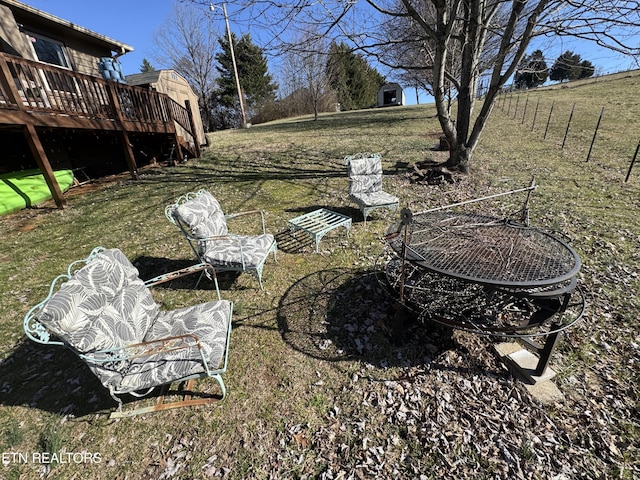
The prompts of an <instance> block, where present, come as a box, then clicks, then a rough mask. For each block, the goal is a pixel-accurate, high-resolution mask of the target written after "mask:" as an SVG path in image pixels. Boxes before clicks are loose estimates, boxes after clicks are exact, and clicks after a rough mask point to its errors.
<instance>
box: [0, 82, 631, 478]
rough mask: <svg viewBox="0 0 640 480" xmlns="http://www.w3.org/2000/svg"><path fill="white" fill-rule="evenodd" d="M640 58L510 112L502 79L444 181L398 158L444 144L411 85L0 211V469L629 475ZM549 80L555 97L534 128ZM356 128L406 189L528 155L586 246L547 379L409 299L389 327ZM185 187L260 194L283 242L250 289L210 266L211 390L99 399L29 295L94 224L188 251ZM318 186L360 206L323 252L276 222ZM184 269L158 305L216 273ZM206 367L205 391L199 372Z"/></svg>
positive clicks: (190, 474)
mask: <svg viewBox="0 0 640 480" xmlns="http://www.w3.org/2000/svg"><path fill="white" fill-rule="evenodd" d="M639 81H640V77H638V76H623V77H621V78H614V79H611V80H610V81H608V82H595V83H588V84H584V85H579V86H577V85H574V86H568V87H567V88H557V89H549V90H544V91H537V92H535V93H533V92H532V93H531V94H529V96H528V97H526V94H521V97H520V100H519V107H518V108H519V110H518V112H516V114H515V115H514V105H515V104H514V103H512V106H511V111H510V113H509V114H507V110H506V108H505V106H504V105H503V104H500V103H499V106H498V107H496V108H495V109H494V112H493V114H492V118H491V120H490V125H489V127H488V129H487V132H486V135H485V137H483V140H482V143H481V146H480V147H479V149H478V151H477V153H476V156H475V157H474V159H473V163H472V172H471V174H470V175H469V176H465V177H456V180H457V181H456V182H455V183H453V184H445V185H435V186H432V185H426V184H420V183H411V182H410V181H409V172H410V170H411V169H412V165H413V163H415V162H417V161H421V160H426V159H432V160H438V161H440V160H444V158H445V157H444V156H443V153H441V152H435V151H432V147H433V146H434V145H435V144H436V143H437V141H438V136H439V133H438V132H439V129H438V125H437V121H436V119H435V118H434V114H435V110H434V108H433V106H431V105H424V106H414V107H402V108H389V109H377V110H367V111H359V112H346V113H336V114H329V115H323V116H321V117H320V119H319V120H318V121H315V122H314V121H313V120H311V119H309V118H300V119H293V120H288V121H282V122H277V123H272V124H266V125H258V126H254V127H252V128H250V129H247V130H238V131H225V132H219V133H215V134H212V135H211V136H210V139H211V146H210V148H208V149H207V150H206V151H205V153H204V154H203V156H202V158H200V159H197V160H191V161H189V162H187V163H186V164H182V165H179V166H175V167H160V166H156V167H148V168H145V169H144V170H143V171H142V175H141V178H140V180H138V181H132V180H129V179H128V178H127V177H121V178H114V179H111V180H110V181H104V182H100V183H99V184H97V185H92V186H90V187H78V188H76V189H72V190H71V191H70V192H69V194H68V201H69V205H68V207H67V208H66V209H64V210H62V211H58V210H55V209H52V208H50V207H48V206H44V207H41V208H36V209H32V210H27V211H23V212H21V213H19V214H15V215H11V216H7V217H2V218H0V225H2V228H3V231H4V238H3V241H2V242H1V243H0V293H1V294H0V319H1V321H2V326H3V328H2V329H1V330H0V410H1V411H2V412H1V414H0V452H3V461H4V464H3V465H0V479H18V478H40V477H42V478H60V479H67V478H68V479H71V478H95V479H102V478H104V479H114V478H121V479H124V478H149V479H157V478H179V479H191V478H221V477H222V478H230V479H243V478H325V479H338V478H344V479H347V478H356V479H359V478H391V477H399V478H613V477H615V478H624V479H631V478H639V477H640V455H639V452H638V448H639V445H640V430H639V425H638V412H639V409H640V403H639V402H638V398H639V393H640V381H639V378H638V369H639V368H640V334H639V333H638V332H639V331H640V330H639V326H640V320H639V316H638V313H639V312H640V301H639V300H638V295H637V292H638V290H639V288H640V271H639V269H638V265H639V264H640V248H639V246H640V165H637V166H636V169H635V170H634V171H633V172H632V175H631V178H630V180H629V182H626V183H625V182H624V178H625V175H626V173H627V169H628V167H629V163H630V161H631V157H632V155H633V152H634V150H635V146H636V144H637V141H638V138H637V132H638V128H639V126H640V120H639V118H640V116H639V115H638V106H639V104H638V99H637V95H636V92H637V90H638V88H637V84H638V82H639ZM527 98H528V99H527ZM512 102H515V97H514V98H513V99H512ZM525 102H526V104H527V110H526V112H525V111H524V110H522V108H523V105H524V104H525ZM552 102H553V104H554V111H555V112H562V116H560V113H557V115H558V116H557V117H555V118H554V119H553V122H550V128H549V132H548V135H547V138H546V139H545V140H543V138H542V137H543V132H544V127H545V123H546V122H547V118H548V114H549V110H550V106H551V104H552ZM573 103H576V105H577V106H576V109H575V113H574V118H573V120H572V127H571V130H570V134H569V138H568V141H567V143H566V144H565V147H564V149H562V148H561V144H562V141H563V135H564V133H565V128H566V119H567V117H568V115H569V112H570V110H571V108H572V105H573ZM536 104H537V105H538V117H537V119H536V123H535V124H533V114H534V111H535V110H534V107H532V105H536ZM602 107H605V114H604V117H603V120H602V124H601V126H600V130H599V132H598V137H597V141H596V143H595V145H594V148H593V151H592V154H591V157H590V159H589V162H586V161H585V159H586V156H587V152H588V150H589V147H590V143H591V136H592V134H593V130H594V128H595V125H596V121H597V119H598V115H599V114H600V110H601V108H602ZM563 119H564V120H563ZM532 125H533V128H532ZM359 151H373V152H380V153H382V155H383V164H384V168H385V173H386V177H385V179H384V182H385V187H386V188H385V189H386V190H387V191H389V192H390V193H393V194H395V195H397V196H398V197H400V202H401V206H403V207H404V206H408V207H410V208H411V209H413V210H414V211H419V210H423V209H426V208H429V207H433V206H438V205H445V204H449V203H453V202H457V201H462V200H468V199H470V198H475V197H480V196H484V195H490V194H494V193H499V192H503V191H507V190H511V189H515V188H520V187H523V186H526V185H528V183H529V182H530V181H531V178H532V177H535V180H536V183H537V184H538V185H539V188H538V190H537V191H536V192H535V193H534V194H533V196H532V199H531V204H530V207H531V220H532V224H534V225H535V226H539V227H543V228H548V229H552V230H557V231H561V232H562V233H563V234H564V235H565V236H566V237H567V238H568V239H569V241H570V243H571V245H572V246H573V247H574V248H575V249H576V250H577V251H578V253H579V254H580V256H581V259H582V261H583V268H582V270H581V272H580V282H581V284H582V285H583V287H584V289H585V291H586V294H587V301H588V307H587V312H586V314H585V317H584V320H583V321H581V322H580V323H579V324H577V325H576V326H575V327H574V328H572V329H570V330H569V331H568V332H567V334H566V336H565V337H564V339H563V341H562V342H561V343H560V345H559V346H558V349H557V350H556V352H555V354H554V356H553V357H552V362H551V363H552V367H553V369H554V370H555V371H556V372H557V373H558V375H557V376H556V377H555V379H554V381H555V383H556V385H557V386H558V388H559V389H560V391H561V392H562V394H563V395H564V398H563V399H562V400H559V401H556V402H555V403H551V404H541V403H539V402H538V401H537V400H536V399H534V398H533V397H532V396H531V395H530V394H529V392H528V391H527V389H526V388H524V386H523V385H522V384H521V383H520V382H518V381H516V380H514V379H513V378H512V377H511V376H510V375H509V373H508V372H507V370H506V368H505V367H504V366H503V365H502V364H501V363H500V362H499V361H498V360H497V359H496V358H495V356H494V355H493V353H492V348H491V344H492V340H491V339H490V338H484V337H477V336H473V335H471V334H466V333H463V332H452V331H447V330H446V329H444V328H441V327H435V326H433V325H429V324H427V325H421V324H419V323H415V324H410V325H408V326H407V331H406V332H405V340H404V342H402V343H399V344H398V343H394V342H392V340H391V335H390V330H391V327H392V322H393V318H394V316H393V315H394V314H393V309H392V308H391V307H392V302H391V300H390V299H388V298H387V297H386V296H385V295H384V294H383V293H382V292H381V291H380V289H379V287H378V283H377V280H376V276H375V274H374V273H375V271H376V268H377V265H376V261H377V260H378V258H379V257H380V256H381V254H383V252H385V242H384V240H383V235H384V234H385V233H386V230H387V228H388V226H389V225H390V223H391V222H392V221H393V220H395V218H396V215H395V214H392V213H390V212H385V211H381V210H377V211H375V212H374V213H373V218H371V219H370V220H369V221H368V222H367V226H366V228H365V227H364V224H363V222H362V216H361V214H360V213H359V211H358V210H356V208H355V206H354V205H353V204H351V203H349V201H348V198H347V195H346V192H347V179H346V172H345V167H344V165H343V163H342V158H343V156H344V155H347V154H351V153H355V152H359ZM200 188H206V189H208V190H210V191H211V192H212V193H213V195H214V196H215V197H216V198H218V199H219V201H220V203H221V204H222V207H223V209H224V210H225V211H226V212H227V213H231V212H238V211H243V210H251V209H262V210H264V211H265V212H266V222H267V229H268V230H269V231H270V232H271V233H274V234H275V235H276V237H277V238H278V241H279V245H280V251H279V252H278V261H277V263H274V261H273V260H272V259H271V258H270V259H269V260H268V261H267V264H266V265H265V269H264V274H263V282H264V287H265V288H264V290H260V289H259V288H258V283H257V281H256V280H255V279H254V278H253V277H251V276H249V275H246V274H245V275H239V276H237V275H221V285H222V295H223V297H224V298H227V299H230V300H233V302H234V304H235V313H234V330H233V332H232V335H231V350H230V358H229V370H228V372H227V373H226V375H225V376H224V378H225V382H226V384H227V388H228V396H227V399H226V400H225V401H224V402H222V403H219V404H217V405H215V406H213V407H212V408H202V407H201V408H194V409H182V410H173V411H168V412H163V413H158V414H152V415H145V416H140V417H136V418H132V419H124V420H118V421H115V420H109V419H108V413H109V412H110V411H111V409H113V408H114V403H113V401H112V400H111V399H110V397H109V395H108V393H107V392H106V391H105V390H104V389H103V388H102V386H101V385H100V384H99V382H98V381H97V379H95V378H94V377H93V376H92V374H91V373H90V372H89V370H88V369H87V368H85V367H84V365H83V364H82V363H81V362H80V361H79V360H78V359H77V358H76V357H75V356H74V355H73V354H71V353H70V352H68V351H65V350H64V349H61V348H53V347H51V348H43V347H42V346H38V345H35V344H33V343H31V342H29V341H27V340H26V339H25V336H24V333H23V329H22V319H23V316H24V315H25V313H26V312H27V310H28V309H29V308H30V307H31V306H32V305H34V304H35V303H37V302H38V301H40V300H41V299H42V298H44V296H45V295H46V294H47V291H48V287H49V284H50V282H51V280H52V279H53V277H55V276H56V275H58V274H59V273H62V272H63V271H64V270H65V269H66V267H67V265H68V264H69V263H70V262H71V261H73V260H76V259H79V258H84V257H85V256H86V255H88V254H89V252H90V251H91V249H92V248H93V247H95V246H97V245H102V246H105V247H117V248H120V249H121V250H122V251H123V252H124V253H125V254H126V255H127V257H128V258H129V259H131V260H132V261H133V262H134V263H135V264H136V266H138V268H139V270H140V272H141V276H142V277H143V278H150V277H152V276H155V275H158V274H160V273H164V272H166V271H169V270H171V269H173V268H174V267H176V266H182V265H186V264H189V263H190V262H191V261H192V258H191V252H190V250H189V248H188V245H187V243H186V241H185V240H184V239H183V238H182V237H181V234H180V232H179V231H178V230H177V228H176V227H175V226H173V225H172V224H170V223H169V222H168V221H167V220H166V218H165V217H164V207H165V205H167V204H168V203H171V202H172V201H173V200H174V199H175V198H176V197H178V196H180V195H182V194H184V193H186V192H189V191H194V190H198V189H200ZM521 200H522V198H521V197H519V198H510V197H509V198H505V199H501V200H500V201H499V202H495V203H494V202H492V203H490V204H487V205H486V207H487V208H497V209H501V210H504V209H507V210H508V209H510V208H517V206H518V205H519V204H520V202H521ZM319 207H327V208H330V209H333V210H336V211H338V212H341V213H345V214H347V215H350V216H351V217H352V218H353V219H354V224H353V227H352V228H351V231H350V232H349V234H348V235H345V233H344V230H343V229H338V230H337V231H335V232H332V233H330V234H329V235H327V237H325V238H324V239H323V240H322V242H321V244H320V253H319V254H315V253H313V246H312V245H311V244H310V242H308V241H304V238H302V237H300V238H298V239H293V238H291V237H290V236H289V235H288V233H287V220H288V219H290V218H293V217H294V216H297V215H300V214H301V213H304V212H306V211H309V210H311V209H314V208H319ZM231 222H233V220H232V221H231ZM234 225H235V224H234V223H230V227H233V226H234ZM243 227H244V226H243V225H238V228H243ZM194 281H195V278H194ZM192 287H193V284H191V283H189V282H174V284H169V285H168V286H164V287H159V288H157V289H156V290H154V297H155V299H156V301H157V302H158V303H160V304H161V305H162V306H163V308H167V309H172V308H178V307H181V306H187V305H192V304H195V303H199V302H202V301H207V300H209V299H213V298H214V296H215V291H214V290H213V289H212V287H211V286H210V285H207V284H203V285H201V286H200V288H199V289H197V290H195V289H193V288H192ZM198 386H199V387H200V388H201V389H203V390H205V391H210V392H215V391H216V383H215V382H214V381H207V380H201V381H200V382H199V383H198ZM61 451H62V452H71V453H77V452H87V453H91V454H98V455H97V457H96V456H95V455H94V456H93V457H91V458H93V459H94V460H96V459H97V460H99V463H97V462H96V463H91V462H84V463H81V464H77V463H74V462H73V461H72V462H71V463H68V462H67V463H57V464H52V465H45V464H42V463H38V462H34V461H32V453H34V452H61ZM12 454H16V455H18V454H24V455H27V456H28V457H29V458H28V460H29V461H26V462H25V461H22V460H21V457H19V456H13V457H11V455H12Z"/></svg>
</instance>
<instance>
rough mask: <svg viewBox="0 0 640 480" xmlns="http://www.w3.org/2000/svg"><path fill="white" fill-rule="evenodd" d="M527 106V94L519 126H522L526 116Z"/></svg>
mask: <svg viewBox="0 0 640 480" xmlns="http://www.w3.org/2000/svg"><path fill="white" fill-rule="evenodd" d="M527 105H529V94H527V98H526V99H525V101H524V110H523V112H522V122H520V125H524V118H525V117H526V116H527Z"/></svg>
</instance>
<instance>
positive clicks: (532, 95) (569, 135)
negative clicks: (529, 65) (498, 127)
mask: <svg viewBox="0 0 640 480" xmlns="http://www.w3.org/2000/svg"><path fill="white" fill-rule="evenodd" d="M627 73H628V77H629V78H630V79H631V80H633V81H631V82H630V85H637V84H638V82H639V81H640V71H633V72H627ZM594 81H597V80H594ZM600 81H602V80H600ZM577 86H580V85H578V84H576V85H572V87H577ZM556 88H568V87H566V86H564V87H563V86H556ZM636 89H637V86H636ZM545 90H546V91H545ZM636 91H637V90H636ZM569 97H571V95H557V96H555V95H554V96H550V95H548V89H546V88H540V89H532V90H528V91H527V90H525V91H521V90H511V91H506V92H503V93H502V94H501V95H500V96H499V97H498V98H497V99H496V103H495V105H494V108H496V109H498V110H500V111H501V112H502V113H503V114H504V115H505V116H506V117H508V118H509V119H511V120H512V121H513V122H518V123H519V124H520V125H521V126H522V128H523V129H526V130H529V131H530V132H532V134H534V135H539V136H540V138H541V139H542V140H543V141H545V142H551V143H555V144H557V146H558V148H560V149H561V150H562V151H563V152H564V153H565V154H566V155H570V156H572V157H573V158H575V159H576V160H578V161H582V162H585V163H598V164H599V165H601V166H602V167H603V168H607V169H613V170H615V171H619V174H620V175H621V176H622V177H623V178H624V181H625V183H626V182H628V181H629V179H630V178H631V174H632V170H633V168H634V165H635V163H636V160H637V157H638V155H639V152H640V139H639V134H640V132H639V131H638V125H639V123H640V122H639V120H640V108H638V106H639V105H640V104H639V103H638V102H637V100H636V101H635V103H630V104H628V105H626V104H625V102H624V100H623V99H616V98H608V97H607V98H602V99H601V100H602V103H600V104H599V105H598V104H596V103H595V102H593V101H591V100H590V99H589V98H583V97H582V96H581V95H575V96H574V97H575V98H577V99H578V100H575V101H574V100H572V99H570V98H569ZM617 100H620V101H617ZM629 109H631V111H628V110H629ZM621 110H625V112H626V114H625V115H621V114H620V111H621ZM634 110H635V112H634Z"/></svg>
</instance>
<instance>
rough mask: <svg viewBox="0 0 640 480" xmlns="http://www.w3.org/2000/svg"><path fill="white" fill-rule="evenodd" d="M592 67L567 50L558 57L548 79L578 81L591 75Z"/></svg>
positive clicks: (593, 69)
mask: <svg viewBox="0 0 640 480" xmlns="http://www.w3.org/2000/svg"><path fill="white" fill-rule="evenodd" d="M594 71H595V68H594V66H593V65H592V64H591V62H589V61H588V60H582V58H580V55H578V54H576V53H573V52H572V51H570V50H567V51H566V52H564V53H563V54H562V55H560V56H559V57H558V58H557V59H556V61H555V63H554V64H553V66H552V67H551V72H550V75H549V78H550V79H551V80H560V81H563V80H578V79H580V78H588V77H590V76H592V75H593V73H594Z"/></svg>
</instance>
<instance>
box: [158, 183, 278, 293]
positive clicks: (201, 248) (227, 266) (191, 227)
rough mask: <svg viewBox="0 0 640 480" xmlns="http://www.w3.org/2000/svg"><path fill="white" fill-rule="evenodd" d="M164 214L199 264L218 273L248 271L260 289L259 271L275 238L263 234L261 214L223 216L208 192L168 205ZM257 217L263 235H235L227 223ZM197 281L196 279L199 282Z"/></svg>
mask: <svg viewBox="0 0 640 480" xmlns="http://www.w3.org/2000/svg"><path fill="white" fill-rule="evenodd" d="M165 215H166V216H167V218H168V219H169V221H170V222H171V223H173V224H175V225H177V226H178V227H179V228H180V231H181V232H182V233H183V234H184V236H185V237H186V239H187V241H188V242H189V245H190V246H191V249H192V250H193V253H194V254H195V256H196V258H197V259H198V261H200V262H203V263H207V264H209V265H211V266H212V267H213V268H214V269H215V270H216V271H217V272H223V271H234V272H248V273H251V274H252V275H254V276H255V277H256V278H257V279H258V283H259V284H260V288H261V289H262V288H263V287H262V269H263V267H264V263H265V261H266V260H267V257H268V256H269V253H272V252H273V258H274V260H275V259H276V252H277V249H278V247H277V243H276V240H275V237H274V236H273V235H272V234H270V233H267V232H266V229H265V223H264V213H263V212H262V211H260V210H252V211H248V212H239V213H231V214H227V215H225V214H224V213H223V211H222V208H221V207H220V204H219V203H218V201H217V200H216V199H215V198H214V196H213V195H211V193H209V192H208V191H207V190H204V189H203V190H199V191H197V192H190V193H188V194H186V195H183V196H181V197H179V198H178V199H177V200H176V201H175V202H174V203H172V204H170V205H167V207H166V208H165ZM247 215H259V216H260V220H261V225H262V233H259V234H257V235H237V234H233V233H230V232H229V229H228V228H227V220H230V219H235V218H240V217H244V216H247ZM198 281H199V280H198Z"/></svg>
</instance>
